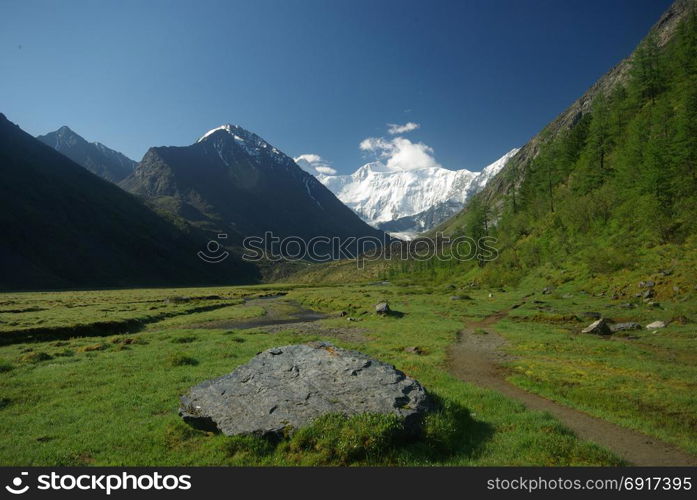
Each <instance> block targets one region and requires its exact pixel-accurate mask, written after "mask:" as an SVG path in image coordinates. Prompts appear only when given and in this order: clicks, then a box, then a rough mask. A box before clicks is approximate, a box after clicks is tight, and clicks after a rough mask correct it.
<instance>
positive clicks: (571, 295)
mask: <svg viewBox="0 0 697 500" xmlns="http://www.w3.org/2000/svg"><path fill="white" fill-rule="evenodd" d="M561 298H562V299H573V298H574V296H573V294H571V293H565V294H564V295H562V296H561Z"/></svg>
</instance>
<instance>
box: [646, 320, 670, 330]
mask: <svg viewBox="0 0 697 500" xmlns="http://www.w3.org/2000/svg"><path fill="white" fill-rule="evenodd" d="M665 327H666V323H665V321H654V322H653V323H649V324H648V325H646V329H647V330H656V329H658V328H665Z"/></svg>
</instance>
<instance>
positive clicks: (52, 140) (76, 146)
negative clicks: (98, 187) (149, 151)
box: [37, 126, 136, 183]
mask: <svg viewBox="0 0 697 500" xmlns="http://www.w3.org/2000/svg"><path fill="white" fill-rule="evenodd" d="M37 139H38V140H40V141H41V142H43V143H44V144H47V145H49V146H51V147H52V148H53V149H55V150H56V151H58V152H59V153H62V154H64V155H65V156H67V157H68V158H70V159H71V160H73V161H74V162H75V163H77V164H78V165H81V166H83V167H85V168H86V169H87V170H89V171H90V172H92V173H94V174H97V175H98V176H99V177H101V178H103V179H106V180H108V181H111V182H115V183H117V182H120V181H122V180H123V179H125V178H126V177H128V176H129V175H130V174H131V173H132V172H133V169H134V168H135V166H136V162H135V161H133V160H131V159H130V158H128V157H127V156H125V155H123V154H121V153H119V152H118V151H114V150H113V149H109V148H108V147H106V146H105V145H104V144H101V143H99V142H87V141H86V140H85V139H83V138H82V137H81V136H79V135H78V134H76V133H75V132H73V131H72V130H71V129H70V128H68V127H66V126H63V127H61V128H59V129H58V130H56V131H54V132H49V133H48V134H46V135H40V136H38V137H37Z"/></svg>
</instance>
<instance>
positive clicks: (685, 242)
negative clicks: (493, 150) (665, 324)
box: [418, 2, 697, 284]
mask: <svg viewBox="0 0 697 500" xmlns="http://www.w3.org/2000/svg"><path fill="white" fill-rule="evenodd" d="M685 4H686V5H688V6H689V13H688V14H687V15H684V17H683V19H682V21H681V22H680V24H679V25H678V26H677V28H676V29H675V30H674V32H673V33H671V39H670V40H668V41H667V43H666V41H665V40H659V37H658V36H657V34H656V31H655V30H654V31H652V32H651V34H649V36H648V37H647V38H646V39H645V40H644V41H643V42H642V43H641V45H640V46H639V47H638V48H637V50H636V51H635V52H634V54H633V55H632V57H631V59H630V61H629V67H628V74H627V75H626V77H625V78H623V80H624V81H619V82H616V83H615V84H614V85H613V86H612V87H611V90H607V91H605V92H598V93H597V95H595V96H594V99H593V100H592V104H591V105H590V108H589V109H588V111H587V112H585V113H579V114H578V119H577V120H576V122H575V123H573V124H572V125H571V126H569V127H568V128H566V129H565V130H562V131H559V130H555V131H554V132H555V136H554V137H552V138H545V134H546V133H547V134H551V133H552V130H551V129H550V128H549V127H548V128H547V129H546V130H545V131H543V132H542V133H541V135H540V140H539V141H538V142H539V144H540V145H539V150H538V151H537V154H536V156H535V157H534V159H532V160H531V161H530V162H529V165H528V166H527V168H526V169H525V170H521V169H514V168H507V169H504V171H502V172H501V174H500V176H501V177H502V178H503V179H505V180H507V181H508V186H509V189H508V190H507V191H506V192H504V193H500V195H499V196H498V197H497V198H494V197H492V196H491V195H490V193H489V196H486V194H487V193H483V195H480V196H477V197H475V198H474V199H473V200H472V201H471V202H470V203H469V205H468V206H467V207H466V209H465V210H464V211H463V213H461V214H460V215H459V216H457V217H456V218H454V219H453V220H451V221H449V223H448V224H447V225H446V226H444V229H445V230H446V231H447V232H450V233H451V234H465V235H468V236H472V237H475V238H480V237H481V236H485V235H489V236H493V237H496V238H497V239H498V243H497V245H496V246H497V247H498V249H499V251H500V255H499V258H498V259H496V260H495V261H493V262H489V263H486V264H484V263H483V262H477V264H478V266H477V265H473V264H471V263H470V264H465V265H462V268H463V269H462V271H463V272H467V271H472V270H473V268H475V267H483V271H482V270H481V269H479V270H477V271H476V274H477V276H479V277H480V278H481V279H482V280H483V281H488V282H490V283H491V284H504V283H511V282H514V281H517V280H519V279H520V278H521V277H523V276H525V275H526V274H527V273H528V272H530V270H532V269H536V268H540V267H551V268H554V269H559V268H566V269H570V270H574V271H576V272H577V273H580V274H582V275H596V274H598V273H612V272H616V271H620V270H631V269H636V268H638V267H641V266H644V265H649V266H650V265H654V264H655V265H659V264H666V263H667V265H671V263H673V264H676V265H677V264H680V263H682V264H685V263H686V260H685V259H689V255H694V249H695V248H696V247H697V15H696V14H695V8H694V7H695V3H694V2H686V3H685ZM545 139H547V140H545ZM506 176H508V179H506ZM676 259H677V260H676ZM418 267H419V268H420V269H422V270H423V271H425V272H428V273H430V274H432V275H434V276H435V275H436V274H440V273H448V274H450V273H451V272H452V267H453V264H452V263H445V264H443V263H440V262H438V261H436V260H433V261H432V262H429V263H427V264H423V263H419V264H418Z"/></svg>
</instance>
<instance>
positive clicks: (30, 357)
mask: <svg viewBox="0 0 697 500" xmlns="http://www.w3.org/2000/svg"><path fill="white" fill-rule="evenodd" d="M19 359H20V360H21V361H23V362H25V363H39V362H41V361H48V360H49V359H53V356H51V355H50V354H47V353H45V352H28V353H27V354H25V355H24V356H22V357H21V358H19Z"/></svg>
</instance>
